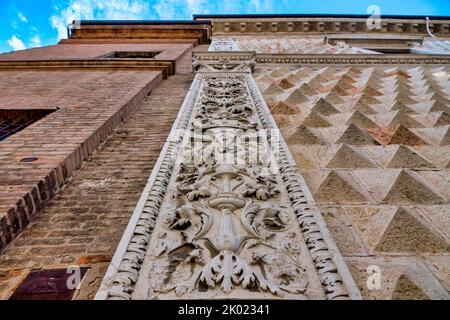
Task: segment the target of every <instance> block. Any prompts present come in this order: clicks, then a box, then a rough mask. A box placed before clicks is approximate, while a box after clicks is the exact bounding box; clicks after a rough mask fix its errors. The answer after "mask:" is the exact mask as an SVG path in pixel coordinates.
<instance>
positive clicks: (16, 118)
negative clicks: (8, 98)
mask: <svg viewBox="0 0 450 320" xmlns="http://www.w3.org/2000/svg"><path fill="white" fill-rule="evenodd" d="M53 111H55V110H9V109H0V142H1V141H3V140H5V139H6V138H8V137H10V136H12V135H13V134H15V133H17V132H19V131H21V130H23V129H25V128H26V127H28V126H29V125H31V124H33V123H35V122H36V121H38V120H40V119H42V118H43V117H45V116H47V115H48V114H50V113H52V112H53Z"/></svg>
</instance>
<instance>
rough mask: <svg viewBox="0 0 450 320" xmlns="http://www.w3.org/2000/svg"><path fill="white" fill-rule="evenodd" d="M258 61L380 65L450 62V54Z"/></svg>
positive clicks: (260, 59) (260, 57) (265, 58)
mask: <svg viewBox="0 0 450 320" xmlns="http://www.w3.org/2000/svg"><path fill="white" fill-rule="evenodd" d="M255 60H256V62H257V63H283V64H303V65H336V64H337V65H379V64H388V65H389V64H394V65H398V64H402V65H422V64H439V65H441V64H449V63H450V56H445V55H397V54H396V55H388V54H379V55H378V54H377V55H361V54H348V55H347V54H346V55H330V54H317V55H309V54H256V56H255Z"/></svg>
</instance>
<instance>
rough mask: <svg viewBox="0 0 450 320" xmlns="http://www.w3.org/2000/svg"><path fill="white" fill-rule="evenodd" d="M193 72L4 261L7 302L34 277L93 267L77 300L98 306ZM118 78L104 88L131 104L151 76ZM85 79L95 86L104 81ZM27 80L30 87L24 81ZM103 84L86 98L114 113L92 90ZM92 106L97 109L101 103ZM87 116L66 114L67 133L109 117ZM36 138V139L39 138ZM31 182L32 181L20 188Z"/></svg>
mask: <svg viewBox="0 0 450 320" xmlns="http://www.w3.org/2000/svg"><path fill="white" fill-rule="evenodd" d="M189 66H190V58H189V57H187V58H185V59H183V62H181V63H180V69H181V70H186V73H185V74H180V75H175V76H172V77H170V78H169V79H168V80H165V81H163V82H162V84H161V85H160V86H159V87H157V88H156V89H154V90H153V92H152V94H151V95H150V96H148V97H146V98H145V99H144V101H142V102H141V103H140V104H139V106H138V107H137V108H136V109H135V110H134V111H133V113H132V114H131V116H130V117H129V118H128V119H127V120H126V121H125V122H124V123H123V124H122V125H121V126H120V127H119V129H118V130H117V131H116V132H115V133H114V134H113V135H112V136H111V137H110V138H109V139H108V140H107V141H106V142H105V143H104V144H103V145H102V147H101V148H100V150H99V151H97V152H95V154H94V155H93V156H92V157H91V158H90V159H89V160H88V161H87V162H85V163H84V165H83V166H82V168H81V169H80V170H79V171H76V172H75V174H74V177H73V179H72V180H71V181H70V183H69V184H68V185H67V186H66V187H65V188H64V190H63V191H62V192H60V193H59V194H58V195H57V196H56V198H54V199H53V200H51V201H50V202H49V204H48V205H46V206H45V209H44V210H43V211H42V213H40V214H39V217H38V218H37V219H36V220H35V221H34V222H32V223H31V224H30V225H29V226H28V227H27V228H26V230H25V231H24V232H23V233H22V234H20V236H19V237H18V238H17V239H15V240H14V241H13V242H12V244H11V245H10V246H9V247H8V248H7V249H6V250H5V252H4V253H3V254H2V255H1V256H0V298H3V299H6V298H8V297H9V296H10V294H11V293H12V292H13V290H14V288H15V287H16V286H17V285H18V284H19V283H20V282H21V281H22V279H23V278H24V277H25V276H26V275H27V274H28V272H29V271H30V270H32V269H41V268H55V267H63V268H64V267H68V266H70V265H80V266H89V267H91V270H90V271H89V273H88V274H87V276H86V278H85V281H84V282H83V286H82V290H81V291H80V292H78V293H77V298H78V299H86V298H93V296H94V294H95V292H96V290H97V288H98V286H99V285H100V281H101V280H102V277H103V274H104V272H105V271H106V268H107V266H108V264H109V261H110V260H111V258H112V255H113V254H114V251H115V249H116V246H117V245H118V242H119V240H120V238H121V237H122V234H123V232H124V229H125V227H126V224H127V223H128V220H129V218H130V216H131V214H132V212H133V210H134V207H135V205H136V203H137V201H138V199H139V197H140V194H141V192H142V190H143V188H144V186H145V183H146V181H147V179H148V177H149V175H150V172H151V169H152V167H153V165H154V163H155V161H156V160H157V158H158V156H159V152H160V149H161V148H162V146H163V144H164V141H165V139H166V137H167V135H168V132H169V131H170V128H171V126H172V124H173V121H174V120H175V118H176V115H177V113H178V110H179V108H180V106H181V104H182V102H183V100H184V97H185V95H186V93H187V90H188V89H189V86H190V83H191V81H192V78H193V75H192V73H190V72H189ZM117 76H118V74H112V75H110V77H109V78H108V79H107V80H103V81H104V83H105V84H108V87H110V89H109V90H111V91H116V94H118V92H117V91H119V92H120V93H121V94H119V96H124V97H125V96H126V97H128V95H129V94H130V93H129V91H133V90H136V88H138V87H139V85H137V84H138V83H141V84H143V83H145V80H149V79H148V78H146V77H145V76H144V74H140V75H139V77H136V78H134V76H135V75H132V74H128V75H127V76H126V75H121V77H117ZM85 77H93V78H94V79H95V78H96V74H91V75H89V74H88V75H85ZM126 77H128V78H126ZM130 77H131V79H130ZM20 79H22V80H23V76H22V78H20ZM101 79H104V78H100V80H99V81H100V82H101ZM46 81H49V80H46ZM95 83H96V81H94V82H92V83H90V84H85V85H84V87H85V88H86V91H84V92H83V91H82V90H81V94H80V96H81V97H83V96H85V95H88V94H89V93H88V92H93V93H94V92H95V95H96V96H97V95H98V101H97V103H98V104H100V105H103V106H104V105H108V104H109V103H108V97H107V96H108V95H107V94H106V95H105V92H103V94H102V93H101V92H99V90H98V88H97V90H95V91H94V90H92V86H94V85H95ZM114 84H117V85H114ZM104 90H105V89H104ZM78 92H80V91H78ZM168 92H170V95H168V94H167V93H168ZM49 96H54V94H51V95H49ZM102 96H103V99H102V98H101V97H102ZM85 99H86V100H89V101H93V97H90V98H89V99H88V97H85ZM95 99H96V98H94V100H95ZM102 100H103V103H102ZM86 103H87V102H86ZM80 104H82V102H80ZM79 110H80V112H78V113H76V111H74V110H72V111H70V113H69V114H67V113H66V114H63V113H62V112H61V111H64V110H60V111H58V112H60V113H59V118H57V119H59V120H58V121H60V122H61V124H63V125H64V128H65V130H64V131H67V126H70V124H71V121H70V118H68V117H74V116H75V114H77V115H78V116H79V117H81V116H82V114H83V113H87V114H90V112H92V117H88V118H85V119H86V120H85V121H82V122H78V123H82V125H83V126H84V128H85V127H86V126H89V124H91V123H94V122H95V121H96V119H95V118H96V117H103V116H104V115H103V112H105V109H99V106H98V105H97V104H94V105H93V106H92V108H91V109H90V110H88V109H87V108H82V107H80V108H79ZM58 112H55V113H54V114H55V115H56V114H58ZM66 112H69V111H68V110H67V111H66ZM64 119H65V120H64ZM72 119H74V118H72ZM98 121H100V120H98ZM102 121H103V120H102ZM55 122H57V121H56V119H55ZM46 123H47V125H43V127H40V128H35V130H36V134H39V138H44V137H45V136H46V132H48V131H51V126H50V125H49V123H50V118H49V120H47V121H46ZM80 125H81V124H80ZM47 127H48V129H45V128H47ZM84 128H78V129H76V128H74V130H70V131H67V132H71V134H73V135H75V136H76V135H77V131H80V132H83V131H84ZM46 130H47V131H46ZM47 134H48V133H47ZM29 136H30V139H31V136H32V135H31V134H30V135H29ZM52 139H53V138H52ZM23 140H24V138H23V137H20V136H18V137H17V138H16V139H15V141H17V142H16V144H18V143H19V142H18V141H23ZM35 140H37V139H35ZM62 140H65V139H62ZM10 143H11V144H13V142H10ZM61 143H64V142H61ZM52 145H54V143H53V144H52ZM58 147H59V146H58ZM23 172H24V173H25V171H23ZM27 172H30V170H27ZM23 179H25V177H20V179H18V180H19V181H23Z"/></svg>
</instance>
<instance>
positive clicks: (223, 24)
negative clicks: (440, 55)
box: [210, 17, 450, 36]
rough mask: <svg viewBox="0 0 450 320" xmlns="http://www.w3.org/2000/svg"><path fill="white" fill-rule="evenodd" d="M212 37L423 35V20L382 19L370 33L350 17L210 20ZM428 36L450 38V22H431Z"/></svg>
mask: <svg viewBox="0 0 450 320" xmlns="http://www.w3.org/2000/svg"><path fill="white" fill-rule="evenodd" d="M210 20H211V22H212V25H213V35H215V36H218V35H231V34H235V35H239V34H305V33H310V34H314V33H320V34H324V33H356V32H357V33H364V32H369V33H373V34H377V33H378V34H379V33H384V34H387V33H393V34H413V35H418V34H426V20H425V19H404V18H403V19H402V18H382V19H381V24H380V28H379V29H374V30H370V29H369V28H368V27H367V18H366V17H360V18H350V17H342V18H339V17H279V18H277V17H275V18H245V17H239V18H213V17H212V18H210ZM430 30H431V32H433V33H435V34H437V35H442V36H450V20H448V19H447V20H445V19H431V20H430Z"/></svg>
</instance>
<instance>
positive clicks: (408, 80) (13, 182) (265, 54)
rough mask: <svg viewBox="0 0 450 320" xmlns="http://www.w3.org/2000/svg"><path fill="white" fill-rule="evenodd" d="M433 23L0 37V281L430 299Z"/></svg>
mask: <svg viewBox="0 0 450 320" xmlns="http://www.w3.org/2000/svg"><path fill="white" fill-rule="evenodd" d="M449 27H450V20H449V19H446V18H444V17H433V18H431V19H426V17H394V16H387V17H382V18H381V19H376V20H373V19H372V18H371V17H364V16H327V15H321V16H320V15H315V16H306V15H285V16H271V15H268V16H259V15H258V16H201V15H200V16H194V19H193V20H192V21H172V22H151V21H78V22H74V23H73V24H72V25H71V26H70V27H69V28H68V38H67V39H65V40H62V41H61V42H60V43H59V44H57V45H55V46H49V47H43V48H35V49H30V50H24V51H17V52H13V53H8V54H2V55H0V90H1V94H0V159H1V162H0V250H1V253H0V298H2V299H34V298H41V299H99V300H104V299H112V300H117V299H296V300H306V299H319V300H322V299H327V300H337V299H339V300H341V299H355V300H359V299H436V300H438V299H449V298H450V295H449V292H450V255H449V252H450V216H449V215H450V205H449V199H450V191H449V190H450V171H449V170H450V69H449V63H450V55H449V54H450V29H449ZM69 284H72V285H69Z"/></svg>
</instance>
